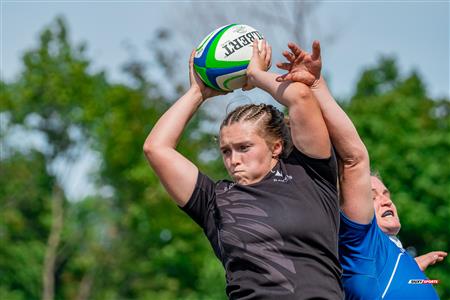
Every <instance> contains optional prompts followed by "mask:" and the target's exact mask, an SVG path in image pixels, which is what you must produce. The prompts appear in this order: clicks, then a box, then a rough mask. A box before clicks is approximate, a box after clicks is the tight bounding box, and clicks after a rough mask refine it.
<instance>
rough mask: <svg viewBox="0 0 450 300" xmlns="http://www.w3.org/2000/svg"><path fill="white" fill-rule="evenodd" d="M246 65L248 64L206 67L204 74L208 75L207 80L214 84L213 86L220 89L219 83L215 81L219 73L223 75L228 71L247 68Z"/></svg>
mask: <svg viewBox="0 0 450 300" xmlns="http://www.w3.org/2000/svg"><path fill="white" fill-rule="evenodd" d="M247 66H248V65H244V66H238V67H231V68H215V69H206V76H208V79H209V81H210V82H211V83H212V84H213V85H214V87H215V88H217V89H218V90H221V91H222V89H221V88H220V87H219V85H218V84H217V82H216V78H217V77H219V76H221V75H225V74H229V73H233V72H237V71H241V70H244V69H247Z"/></svg>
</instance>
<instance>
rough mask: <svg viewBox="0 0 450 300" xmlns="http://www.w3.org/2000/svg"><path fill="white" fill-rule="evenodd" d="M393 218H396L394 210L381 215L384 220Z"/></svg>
mask: <svg viewBox="0 0 450 300" xmlns="http://www.w3.org/2000/svg"><path fill="white" fill-rule="evenodd" d="M393 216H394V212H393V211H392V210H387V211H385V212H384V213H383V214H382V215H381V217H382V218H385V217H393Z"/></svg>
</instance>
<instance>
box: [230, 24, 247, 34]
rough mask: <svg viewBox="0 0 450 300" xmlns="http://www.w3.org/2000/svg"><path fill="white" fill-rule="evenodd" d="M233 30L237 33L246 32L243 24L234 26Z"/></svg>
mask: <svg viewBox="0 0 450 300" xmlns="http://www.w3.org/2000/svg"><path fill="white" fill-rule="evenodd" d="M233 31H234V32H237V33H246V32H247V28H246V27H245V26H236V27H235V28H234V30H233Z"/></svg>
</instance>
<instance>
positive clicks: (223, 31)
mask: <svg viewBox="0 0 450 300" xmlns="http://www.w3.org/2000/svg"><path fill="white" fill-rule="evenodd" d="M255 39H256V40H258V43H259V46H260V44H261V41H262V40H263V39H264V37H263V35H262V34H261V33H260V32H259V31H257V30H256V29H254V28H252V27H250V26H248V25H242V24H230V25H226V26H223V27H220V28H218V29H216V30H214V31H213V32H211V33H210V34H208V35H207V36H206V37H205V38H204V39H203V41H202V42H201V43H200V44H199V45H198V47H197V49H196V52H195V58H194V69H195V71H196V72H197V74H198V75H199V76H200V78H201V79H202V80H203V82H204V83H205V84H206V85H207V86H209V87H211V88H213V89H215V90H218V91H222V92H230V91H233V90H236V89H239V88H242V87H243V86H244V84H245V83H246V81H247V78H246V71H247V66H248V64H249V62H250V59H251V58H252V53H253V49H252V44H253V41H254V40H255Z"/></svg>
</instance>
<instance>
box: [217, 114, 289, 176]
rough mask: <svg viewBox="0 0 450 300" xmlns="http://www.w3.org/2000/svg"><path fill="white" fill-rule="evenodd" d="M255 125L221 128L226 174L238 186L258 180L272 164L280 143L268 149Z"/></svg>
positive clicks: (273, 164) (233, 125) (248, 123)
mask: <svg viewBox="0 0 450 300" xmlns="http://www.w3.org/2000/svg"><path fill="white" fill-rule="evenodd" d="M256 124H257V123H252V122H238V123H234V124H231V125H229V126H224V127H222V129H221V131H220V151H221V153H222V158H223V163H224V165H225V168H226V169H227V171H228V174H230V176H231V177H232V178H233V180H234V181H235V182H237V183H239V184H243V185H247V184H252V183H256V182H258V181H260V180H261V179H263V178H264V176H266V174H267V173H268V172H269V171H270V170H271V169H272V168H273V167H274V166H275V165H276V163H277V159H276V157H278V155H279V154H280V153H281V150H282V144H281V141H277V142H275V143H274V144H273V145H272V146H269V145H268V143H267V142H266V140H265V139H264V138H262V137H261V136H260V135H259V134H258V130H257V128H256V126H257V125H256Z"/></svg>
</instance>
